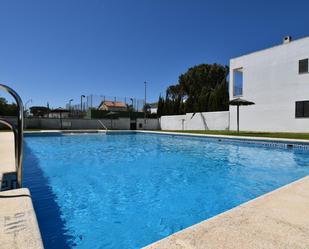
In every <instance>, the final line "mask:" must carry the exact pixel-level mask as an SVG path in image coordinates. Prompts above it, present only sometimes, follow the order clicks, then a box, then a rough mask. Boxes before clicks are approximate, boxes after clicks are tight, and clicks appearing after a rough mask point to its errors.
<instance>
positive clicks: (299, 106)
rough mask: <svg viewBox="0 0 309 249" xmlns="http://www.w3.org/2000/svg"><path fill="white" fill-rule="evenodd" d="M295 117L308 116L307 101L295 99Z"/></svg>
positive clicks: (308, 103) (308, 107) (308, 105)
mask: <svg viewBox="0 0 309 249" xmlns="http://www.w3.org/2000/svg"><path fill="white" fill-rule="evenodd" d="M295 117H296V118H308V117H309V101H308V100H307V101H296V102H295Z"/></svg>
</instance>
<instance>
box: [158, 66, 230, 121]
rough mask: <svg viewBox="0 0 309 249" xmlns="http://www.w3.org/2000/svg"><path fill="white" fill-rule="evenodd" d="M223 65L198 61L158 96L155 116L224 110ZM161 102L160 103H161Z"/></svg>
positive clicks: (226, 97)
mask: <svg viewBox="0 0 309 249" xmlns="http://www.w3.org/2000/svg"><path fill="white" fill-rule="evenodd" d="M228 72H229V68H228V67H227V66H223V65H219V64H201V65H197V66H194V67H191V68H189V69H188V71H187V72H186V73H184V74H181V75H180V76H179V79H178V83H177V84H174V85H171V86H169V87H168V88H167V90H166V98H165V100H163V99H162V97H161V96H160V98H159V102H160V101H161V104H160V105H158V116H161V115H173V114H183V113H186V112H206V111H224V110H228V108H229V106H228V99H229V97H228V89H227V81H226V77H227V74H228ZM163 103H164V105H163Z"/></svg>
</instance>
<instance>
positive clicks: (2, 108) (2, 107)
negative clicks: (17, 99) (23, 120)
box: [0, 97, 17, 116]
mask: <svg viewBox="0 0 309 249" xmlns="http://www.w3.org/2000/svg"><path fill="white" fill-rule="evenodd" d="M16 115H17V105H16V104H15V103H12V104H8V102H7V100H6V99H5V98H3V97H0V116H16Z"/></svg>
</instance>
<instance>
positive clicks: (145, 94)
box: [144, 81, 147, 124]
mask: <svg viewBox="0 0 309 249" xmlns="http://www.w3.org/2000/svg"><path fill="white" fill-rule="evenodd" d="M144 84H145V100H144V102H145V103H144V124H146V101H147V99H146V97H147V81H145V82H144Z"/></svg>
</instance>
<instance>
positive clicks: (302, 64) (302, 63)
mask: <svg viewBox="0 0 309 249" xmlns="http://www.w3.org/2000/svg"><path fill="white" fill-rule="evenodd" d="M304 73H309V58H306V59H302V60H299V61H298V74H304Z"/></svg>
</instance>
